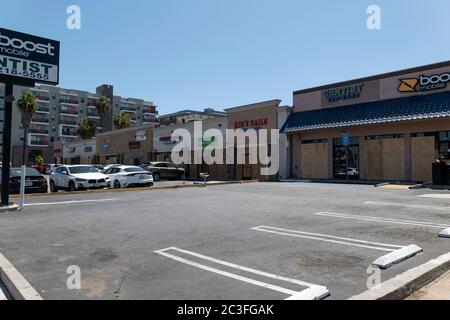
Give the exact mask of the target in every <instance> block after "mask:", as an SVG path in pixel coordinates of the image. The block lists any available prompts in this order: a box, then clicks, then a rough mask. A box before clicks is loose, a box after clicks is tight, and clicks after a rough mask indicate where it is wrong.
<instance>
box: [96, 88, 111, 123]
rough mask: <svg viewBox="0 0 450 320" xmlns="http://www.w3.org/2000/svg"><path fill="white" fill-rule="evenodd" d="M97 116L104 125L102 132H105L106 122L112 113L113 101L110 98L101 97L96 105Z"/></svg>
mask: <svg viewBox="0 0 450 320" xmlns="http://www.w3.org/2000/svg"><path fill="white" fill-rule="evenodd" d="M95 107H96V109H97V114H98V116H99V117H100V122H101V124H102V131H105V120H106V115H107V114H108V112H110V111H111V101H110V100H109V98H108V97H105V96H101V97H100V98H98V100H97V104H96V106H95Z"/></svg>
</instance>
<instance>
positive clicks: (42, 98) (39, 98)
mask: <svg viewBox="0 0 450 320" xmlns="http://www.w3.org/2000/svg"><path fill="white" fill-rule="evenodd" d="M34 96H35V97H36V99H37V101H38V102H44V103H50V97H49V96H42V95H39V94H34Z"/></svg>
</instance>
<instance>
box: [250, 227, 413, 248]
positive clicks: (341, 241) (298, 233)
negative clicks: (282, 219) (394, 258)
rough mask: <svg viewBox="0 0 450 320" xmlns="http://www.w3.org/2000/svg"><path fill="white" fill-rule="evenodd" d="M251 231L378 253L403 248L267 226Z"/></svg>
mask: <svg viewBox="0 0 450 320" xmlns="http://www.w3.org/2000/svg"><path fill="white" fill-rule="evenodd" d="M252 230H255V231H262V232H267V233H274V234H279V235H284V236H290V237H298V238H304V239H311V240H318V241H325V242H331V243H335V244H343V245H347V246H353V247H360V248H366V249H373V250H379V251H387V252H394V251H396V250H398V249H401V248H404V247H405V246H399V245H394V244H386V243H379V242H371V241H365V240H358V239H351V238H343V237H336V236H330V235H325V234H319V233H310V232H303V231H296V230H288V229H282V228H274V227H267V226H259V227H256V228H252Z"/></svg>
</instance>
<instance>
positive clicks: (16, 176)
mask: <svg viewBox="0 0 450 320" xmlns="http://www.w3.org/2000/svg"><path fill="white" fill-rule="evenodd" d="M21 176H22V168H11V171H10V178H9V188H10V189H9V190H10V193H13V194H18V193H20V179H21ZM0 183H1V172H0ZM47 192H48V182H47V179H46V178H45V177H44V176H43V175H42V174H40V173H39V171H37V170H36V169H33V168H27V170H26V174H25V193H47Z"/></svg>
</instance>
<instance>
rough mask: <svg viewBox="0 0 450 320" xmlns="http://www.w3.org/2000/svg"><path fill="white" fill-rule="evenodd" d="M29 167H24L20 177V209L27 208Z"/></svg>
mask: <svg viewBox="0 0 450 320" xmlns="http://www.w3.org/2000/svg"><path fill="white" fill-rule="evenodd" d="M26 172H27V166H25V165H23V166H22V175H21V177H20V205H19V208H20V209H23V208H25V179H26Z"/></svg>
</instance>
